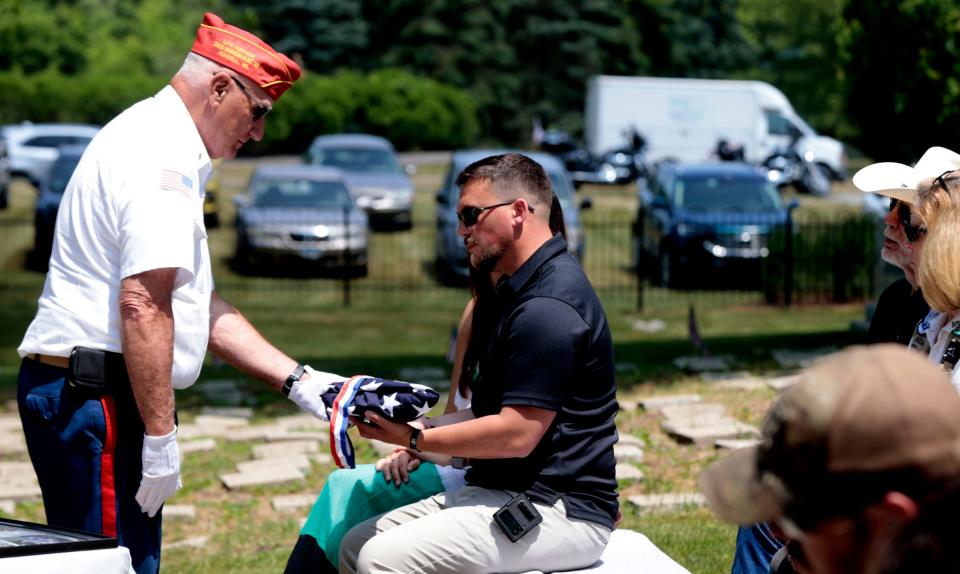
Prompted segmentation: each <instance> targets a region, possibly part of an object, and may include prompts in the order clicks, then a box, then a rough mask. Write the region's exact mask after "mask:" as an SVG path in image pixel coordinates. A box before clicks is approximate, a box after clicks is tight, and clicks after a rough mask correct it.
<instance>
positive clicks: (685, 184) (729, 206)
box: [673, 177, 783, 212]
mask: <svg viewBox="0 0 960 574" xmlns="http://www.w3.org/2000/svg"><path fill="white" fill-rule="evenodd" d="M673 197H674V203H675V204H676V206H677V207H681V208H683V209H687V210H690V211H743V212H757V211H777V210H780V209H782V208H783V206H782V204H781V202H780V196H779V195H777V191H776V189H775V188H774V187H773V186H772V185H771V184H770V183H768V182H766V181H764V180H759V179H745V178H723V177H683V178H679V179H677V182H676V184H675V186H674V196H673Z"/></svg>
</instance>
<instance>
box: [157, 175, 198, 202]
mask: <svg viewBox="0 0 960 574" xmlns="http://www.w3.org/2000/svg"><path fill="white" fill-rule="evenodd" d="M160 189H165V190H167V191H176V192H177V193H182V194H183V195H185V196H187V197H190V198H192V197H193V180H192V179H190V178H189V177H187V176H185V175H183V174H182V173H180V172H178V171H173V170H171V169H162V170H160Z"/></svg>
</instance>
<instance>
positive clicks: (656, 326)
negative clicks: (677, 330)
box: [632, 319, 667, 333]
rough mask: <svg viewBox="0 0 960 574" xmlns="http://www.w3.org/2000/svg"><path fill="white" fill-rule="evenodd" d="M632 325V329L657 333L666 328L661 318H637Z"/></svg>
mask: <svg viewBox="0 0 960 574" xmlns="http://www.w3.org/2000/svg"><path fill="white" fill-rule="evenodd" d="M632 326H633V330H634V331H639V332H640V333H659V332H660V331H663V330H664V329H666V328H667V324H666V323H665V322H663V320H661V319H649V320H644V319H637V320H636V321H634V322H633V325H632Z"/></svg>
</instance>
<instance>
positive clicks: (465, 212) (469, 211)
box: [457, 199, 533, 227]
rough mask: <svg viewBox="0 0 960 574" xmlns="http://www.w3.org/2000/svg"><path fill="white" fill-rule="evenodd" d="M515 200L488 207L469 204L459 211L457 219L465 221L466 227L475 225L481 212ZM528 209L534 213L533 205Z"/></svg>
mask: <svg viewBox="0 0 960 574" xmlns="http://www.w3.org/2000/svg"><path fill="white" fill-rule="evenodd" d="M514 201H516V199H512V200H510V201H504V202H503V203H495V204H493V205H488V206H486V207H473V206H469V205H468V206H467V207H464V208H463V209H461V210H460V211H458V212H457V219H458V220H459V221H460V222H461V223H463V226H464V227H473V226H474V225H476V224H477V221H479V219H480V214H481V213H483V212H484V211H486V210H488V209H494V208H496V207H503V206H504V205H510V204H511V203H513V202H514ZM527 209H529V210H530V213H533V206H528V207H527Z"/></svg>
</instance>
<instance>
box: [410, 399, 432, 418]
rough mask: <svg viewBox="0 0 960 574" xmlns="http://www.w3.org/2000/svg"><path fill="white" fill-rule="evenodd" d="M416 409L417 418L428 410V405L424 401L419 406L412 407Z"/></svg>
mask: <svg viewBox="0 0 960 574" xmlns="http://www.w3.org/2000/svg"><path fill="white" fill-rule="evenodd" d="M413 408H414V409H416V411H417V418H420V417H422V416H424V415H426V414H427V413H429V412H430V405H429V404H428V403H427V402H426V401H424V402H423V404H422V405H420V406H419V407H413Z"/></svg>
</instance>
